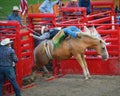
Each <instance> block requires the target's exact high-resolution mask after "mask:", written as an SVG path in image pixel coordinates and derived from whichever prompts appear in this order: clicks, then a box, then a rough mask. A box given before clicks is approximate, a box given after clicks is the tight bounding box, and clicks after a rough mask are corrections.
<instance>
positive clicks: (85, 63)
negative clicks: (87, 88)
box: [81, 54, 91, 78]
mask: <svg viewBox="0 0 120 96" xmlns="http://www.w3.org/2000/svg"><path fill="white" fill-rule="evenodd" d="M81 57H82V60H83V63H84V65H85V68H86V72H87V76H88V78H91V76H90V72H89V70H88V65H87V62H86V60H85V57H84V54H82V55H81Z"/></svg>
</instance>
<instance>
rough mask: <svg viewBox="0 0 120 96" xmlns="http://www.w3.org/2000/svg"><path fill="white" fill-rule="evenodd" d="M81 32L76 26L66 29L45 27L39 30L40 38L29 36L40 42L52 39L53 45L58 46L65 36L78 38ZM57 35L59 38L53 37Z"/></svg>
mask: <svg viewBox="0 0 120 96" xmlns="http://www.w3.org/2000/svg"><path fill="white" fill-rule="evenodd" d="M79 32H81V30H80V29H79V28H77V27H76V26H69V27H66V28H62V29H61V28H60V27H56V28H54V29H50V30H49V28H48V27H46V26H43V27H42V28H41V33H42V35H41V36H36V35H33V34H30V36H33V37H34V38H36V39H39V40H41V41H43V40H46V39H52V40H53V43H54V44H55V46H59V44H60V42H61V41H62V40H63V39H64V38H66V36H68V35H70V36H71V37H73V38H77V37H78V35H79V34H78V33H79ZM57 33H60V35H59V36H57V37H55V35H56V34H57Z"/></svg>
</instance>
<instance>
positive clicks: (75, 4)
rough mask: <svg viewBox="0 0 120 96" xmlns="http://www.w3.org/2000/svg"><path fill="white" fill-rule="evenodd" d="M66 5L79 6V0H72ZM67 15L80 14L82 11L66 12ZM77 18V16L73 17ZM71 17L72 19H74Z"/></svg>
mask: <svg viewBox="0 0 120 96" xmlns="http://www.w3.org/2000/svg"><path fill="white" fill-rule="evenodd" d="M65 7H79V6H78V2H77V0H70V1H69V2H68V3H67V5H66V6H65ZM65 14H66V15H80V14H81V12H65ZM72 18H75V17H72ZM72 18H71V19H72Z"/></svg>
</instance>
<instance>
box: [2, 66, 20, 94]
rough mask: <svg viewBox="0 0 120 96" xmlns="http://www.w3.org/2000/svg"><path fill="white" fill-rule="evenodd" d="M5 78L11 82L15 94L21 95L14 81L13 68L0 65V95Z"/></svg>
mask: <svg viewBox="0 0 120 96" xmlns="http://www.w3.org/2000/svg"><path fill="white" fill-rule="evenodd" d="M6 78H7V79H8V80H9V81H10V83H11V84H12V86H13V89H14V91H15V94H16V96H22V95H21V92H20V89H19V86H18V84H17V82H16V76H15V70H14V68H13V67H0V96H3V93H2V87H3V84H4V81H5V79H6Z"/></svg>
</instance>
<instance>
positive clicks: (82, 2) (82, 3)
mask: <svg viewBox="0 0 120 96" xmlns="http://www.w3.org/2000/svg"><path fill="white" fill-rule="evenodd" d="M78 5H79V7H86V9H87V15H88V14H90V13H91V3H90V0H79V1H78Z"/></svg>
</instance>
